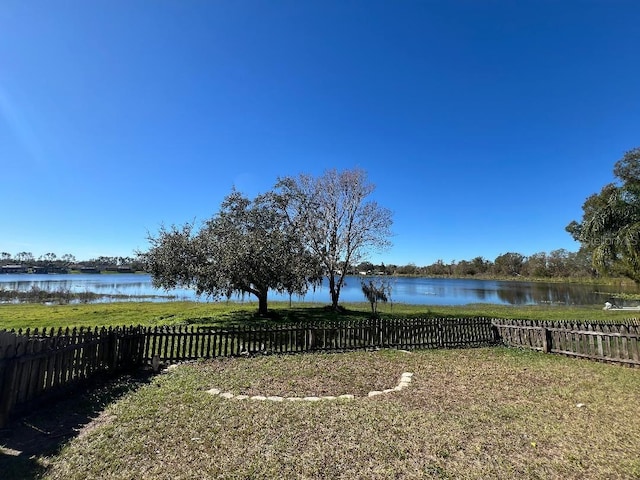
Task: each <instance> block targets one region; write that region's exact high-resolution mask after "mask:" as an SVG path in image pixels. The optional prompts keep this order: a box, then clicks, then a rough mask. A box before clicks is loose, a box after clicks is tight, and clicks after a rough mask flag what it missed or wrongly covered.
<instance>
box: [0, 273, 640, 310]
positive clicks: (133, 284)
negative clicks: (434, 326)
mask: <svg viewBox="0 0 640 480" xmlns="http://www.w3.org/2000/svg"><path fill="white" fill-rule="evenodd" d="M362 278H363V277H357V276H353V277H347V279H346V285H345V286H344V287H343V290H342V293H341V295H340V300H341V301H343V302H363V301H366V300H365V298H364V295H363V294H362V291H361V287H360V281H361V279H362ZM364 278H367V277H364ZM386 279H387V280H388V281H390V283H391V286H392V292H391V298H390V301H392V302H394V303H409V304H419V305H466V304H471V303H488V304H501V305H596V304H602V305H604V302H605V301H606V300H607V299H608V295H609V294H611V293H620V292H624V293H639V292H640V289H638V287H636V286H632V287H624V288H622V287H619V286H614V285H581V284H569V283H544V282H520V281H499V280H475V279H457V278H428V277H386ZM33 287H37V288H40V289H42V290H49V291H67V290H68V291H70V292H77V293H83V292H94V293H97V294H103V295H125V296H128V297H130V298H129V299H130V300H140V299H145V300H150V301H171V300H198V301H208V299H207V298H204V297H200V298H198V297H196V295H195V293H194V292H193V291H191V290H186V289H176V290H170V291H168V292H166V291H164V290H159V289H155V288H153V286H152V284H151V277H150V276H149V275H145V274H68V275H58V274H55V275H54V274H49V275H37V274H16V275H13V274H0V290H21V291H28V290H30V289H31V288H33ZM232 300H234V301H238V302H243V301H255V297H253V296H246V297H245V298H244V299H242V298H233V299H232ZM269 300H284V301H288V300H289V296H288V295H279V294H277V293H275V292H272V293H271V294H270V295H269ZM292 300H293V301H294V302H297V301H307V302H324V303H327V304H328V303H330V300H329V289H328V286H327V282H326V281H325V282H324V283H323V285H322V286H321V287H319V288H317V289H316V290H315V291H313V290H310V291H309V293H307V295H305V296H304V297H297V296H294V297H293V298H292ZM102 301H105V300H102ZM106 301H111V300H106ZM616 303H617V304H618V305H620V306H622V304H624V302H622V301H616ZM628 303H629V305H638V303H639V302H637V301H636V302H628Z"/></svg>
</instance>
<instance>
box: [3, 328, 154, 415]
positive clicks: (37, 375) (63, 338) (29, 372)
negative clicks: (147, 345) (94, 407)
mask: <svg viewBox="0 0 640 480" xmlns="http://www.w3.org/2000/svg"><path fill="white" fill-rule="evenodd" d="M144 339H145V337H144V330H143V329H142V328H140V327H123V328H108V329H107V328H94V329H90V328H80V329H75V328H74V329H68V328H67V329H57V330H55V329H50V330H41V331H39V330H38V329H35V330H29V329H27V330H25V331H24V332H23V331H18V332H13V331H12V332H8V331H0V427H2V426H3V425H4V424H5V423H6V421H7V419H8V418H9V416H10V414H11V413H12V412H13V411H14V410H15V409H16V408H17V407H20V406H21V405H26V404H28V403H30V402H32V401H34V400H39V399H42V398H46V396H47V395H49V394H55V393H56V392H57V391H60V390H63V389H65V388H66V387H68V386H69V385H72V384H74V383H78V382H79V381H82V380H86V379H89V378H91V377H93V376H95V375H96V374H98V373H103V372H109V373H116V372H119V371H124V370H128V369H132V368H136V367H138V366H140V365H141V364H142V363H143V361H144V351H143V346H144Z"/></svg>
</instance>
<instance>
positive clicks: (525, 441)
mask: <svg viewBox="0 0 640 480" xmlns="http://www.w3.org/2000/svg"><path fill="white" fill-rule="evenodd" d="M403 372H412V373H413V380H412V382H411V384H410V385H409V386H408V387H407V388H404V389H402V390H401V391H394V392H388V393H385V394H382V395H377V396H374V397H368V396H367V394H368V392H369V391H372V390H384V389H390V388H392V387H394V386H395V385H397V384H398V380H399V378H400V376H401V375H402V373H403ZM121 387H122V385H120V386H119V387H118V388H121ZM212 388H218V389H220V390H221V391H224V392H230V393H233V394H234V395H239V394H243V395H263V396H281V397H288V396H296V397H304V396H324V395H330V396H337V395H342V394H351V395H354V396H355V398H354V399H352V400H321V401H317V402H308V401H307V402H292V401H282V402H274V401H257V400H250V399H245V400H242V399H237V398H233V399H226V398H224V397H222V396H220V395H210V394H209V393H207V390H209V389H212ZM126 390H127V389H126V388H124V389H122V388H121V392H124V393H123V394H122V395H120V396H119V398H118V395H111V396H109V395H104V392H102V394H101V395H100V399H101V400H102V401H103V403H104V404H105V406H104V409H103V408H102V407H99V408H97V409H95V410H94V412H95V413H94V414H92V415H90V416H92V417H94V418H93V421H92V422H91V423H89V424H88V425H85V426H84V428H82V430H81V431H80V432H79V434H78V435H75V436H74V437H72V439H71V440H70V441H69V442H61V444H62V445H64V446H63V448H62V449H61V450H60V451H47V450H46V449H45V448H42V449H41V450H40V451H39V452H38V451H33V450H32V451H30V452H28V453H30V454H31V458H30V459H29V462H28V464H26V463H25V462H26V459H25V458H21V454H20V448H21V445H23V446H24V445H27V443H26V440H24V441H23V443H22V444H20V443H19V442H17V441H15V440H16V438H17V436H18V435H17V434H15V435H14V441H13V443H12V444H11V439H9V440H8V441H9V443H7V441H5V439H3V438H0V445H4V448H0V452H2V453H3V454H4V455H0V460H1V463H0V468H3V467H4V466H7V467H8V468H6V469H4V471H5V472H7V471H9V472H11V471H15V472H17V473H16V477H15V478H20V477H18V476H17V475H18V474H20V472H22V474H24V473H25V472H27V471H28V472H29V474H30V475H36V474H38V472H39V471H44V472H45V473H44V478H47V479H83V480H84V479H90V478H104V479H124V478H136V479H163V478H166V479H191V478H194V479H195V478H198V479H200V478H223V479H249V478H261V479H280V478H306V479H317V478H336V479H337V478H349V479H352V478H363V479H364V478H366V479H372V478H380V479H382V478H384V479H387V478H394V479H395V478H469V479H472V478H477V479H480V478H482V479H485V478H529V479H534V478H544V479H553V478H563V479H589V478H593V479H601V478H608V479H609V478H638V477H639V476H640V415H638V405H637V399H638V398H640V371H639V370H638V369H632V368H626V367H621V366H616V365H608V364H602V363H596V362H590V361H586V360H578V359H572V358H566V357H562V356H557V355H544V354H541V353H536V352H530V351H522V350H517V349H507V348H501V347H498V348H479V349H465V350H424V351H414V352H413V353H406V352H402V351H395V350H380V351H371V352H366V351H360V352H349V353H342V354H305V355H286V356H263V357H256V358H231V359H218V360H213V361H201V362H196V363H190V364H184V365H180V366H178V367H177V368H174V369H171V370H170V371H169V372H167V373H164V374H161V375H158V376H154V377H150V378H149V379H147V380H146V381H144V382H141V383H139V387H138V388H135V389H131V390H129V391H126ZM94 400H95V399H94ZM94 403H95V402H94ZM98 403H99V402H98ZM52 411H53V409H52ZM25 422H26V423H29V424H30V425H31V427H33V429H34V432H37V430H38V429H39V430H47V429H48V430H51V431H53V430H55V429H52V428H51V423H52V413H49V414H46V413H45V414H42V415H40V416H36V417H34V418H30V419H26V420H24V421H23V423H25ZM38 422H42V423H41V424H38ZM45 425H47V426H46V427H45ZM3 442H5V443H3ZM21 462H22V463H21ZM3 464H4V465H3ZM23 476H24V475H23Z"/></svg>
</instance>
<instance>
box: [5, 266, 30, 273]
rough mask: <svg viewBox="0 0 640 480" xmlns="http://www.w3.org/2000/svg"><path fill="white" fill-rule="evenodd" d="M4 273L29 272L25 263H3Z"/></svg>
mask: <svg viewBox="0 0 640 480" xmlns="http://www.w3.org/2000/svg"><path fill="white" fill-rule="evenodd" d="M0 272H2V273H27V272H28V269H27V267H25V266H24V265H3V266H2V267H0Z"/></svg>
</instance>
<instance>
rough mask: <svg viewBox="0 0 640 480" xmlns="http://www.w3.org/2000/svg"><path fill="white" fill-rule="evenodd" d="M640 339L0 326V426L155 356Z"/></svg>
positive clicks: (597, 334) (550, 346) (378, 324)
mask: <svg viewBox="0 0 640 480" xmlns="http://www.w3.org/2000/svg"><path fill="white" fill-rule="evenodd" d="M639 339H640V323H639V322H633V321H631V322H629V324H625V325H604V324H590V323H575V322H574V323H571V322H540V321H531V320H505V319H491V318H428V319H424V318H421V319H397V320H379V319H378V320H374V319H371V320H364V321H348V322H325V323H293V324H283V325H247V326H234V327H205V326H162V327H142V326H129V327H117V328H78V329H45V330H38V329H35V330H28V329H27V330H24V331H22V330H18V331H0V428H1V427H3V426H4V425H6V423H7V421H8V419H9V418H10V417H11V416H12V415H13V414H15V413H16V412H18V411H20V410H25V409H26V408H28V407H29V405H32V404H33V403H34V402H37V401H40V400H42V399H45V398H48V397H49V396H51V395H56V394H57V393H58V392H61V391H65V390H66V389H67V388H68V387H69V386H71V385H74V384H78V383H80V382H82V381H84V380H88V379H91V378H93V377H95V376H96V375H99V374H116V373H119V372H124V371H131V370H135V369H138V368H141V367H143V366H145V365H149V364H152V363H156V362H161V363H164V364H168V363H173V362H181V361H188V360H196V359H201V358H216V357H229V356H241V355H257V354H274V353H302V352H318V351H324V352H336V351H346V350H357V349H374V348H398V349H418V348H420V349H423V348H458V347H476V346H485V345H496V344H499V343H502V344H504V345H507V346H515V347H524V348H531V349H535V350H540V351H543V352H547V353H558V354H564V355H571V356H574V357H582V358H589V359H593V360H600V361H607V362H617V363H621V364H627V365H631V366H640V345H639V342H640V340H639Z"/></svg>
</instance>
